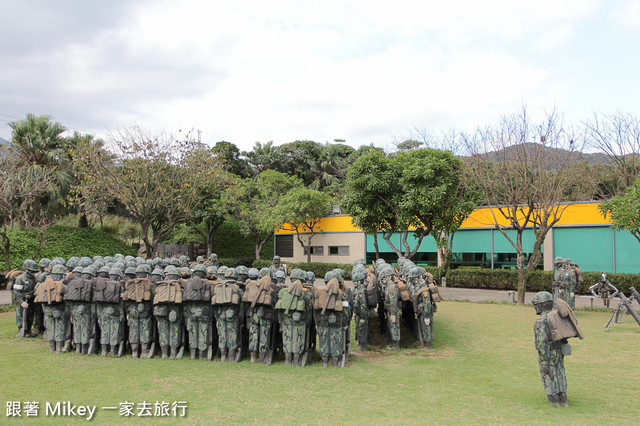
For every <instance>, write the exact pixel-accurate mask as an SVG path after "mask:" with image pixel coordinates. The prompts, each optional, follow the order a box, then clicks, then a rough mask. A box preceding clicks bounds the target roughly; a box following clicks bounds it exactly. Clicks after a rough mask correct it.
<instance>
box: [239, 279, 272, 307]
mask: <svg viewBox="0 0 640 426" xmlns="http://www.w3.org/2000/svg"><path fill="white" fill-rule="evenodd" d="M274 293H275V292H274V291H273V289H272V287H271V278H269V277H267V276H266V275H265V276H264V277H262V278H260V280H258V281H256V282H254V283H253V284H252V285H247V287H246V288H245V292H244V293H243V294H242V301H243V302H246V303H251V307H252V308H253V307H254V306H255V305H266V306H271V304H272V303H273V300H274V297H275V294H274Z"/></svg>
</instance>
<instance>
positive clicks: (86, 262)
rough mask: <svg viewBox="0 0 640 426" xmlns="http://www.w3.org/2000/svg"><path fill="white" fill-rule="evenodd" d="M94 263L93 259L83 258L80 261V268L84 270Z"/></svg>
mask: <svg viewBox="0 0 640 426" xmlns="http://www.w3.org/2000/svg"><path fill="white" fill-rule="evenodd" d="M92 263H93V261H92V260H91V259H89V258H88V257H85V256H83V257H81V258H80V260H79V261H78V266H82V267H83V268H86V267H87V266H89V265H91V264H92Z"/></svg>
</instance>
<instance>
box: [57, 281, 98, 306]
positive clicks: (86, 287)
mask: <svg viewBox="0 0 640 426" xmlns="http://www.w3.org/2000/svg"><path fill="white" fill-rule="evenodd" d="M92 289H93V283H92V282H91V280H85V279H84V278H74V279H72V280H71V281H70V282H69V284H68V285H67V291H66V292H65V294H64V300H65V301H66V300H68V301H70V302H91V299H92V297H93V295H92Z"/></svg>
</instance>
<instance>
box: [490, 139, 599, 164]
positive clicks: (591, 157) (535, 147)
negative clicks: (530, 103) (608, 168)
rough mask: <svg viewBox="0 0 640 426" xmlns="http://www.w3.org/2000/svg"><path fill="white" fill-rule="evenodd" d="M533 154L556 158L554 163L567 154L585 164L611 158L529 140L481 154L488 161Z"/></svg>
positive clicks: (596, 153)
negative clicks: (552, 146)
mask: <svg viewBox="0 0 640 426" xmlns="http://www.w3.org/2000/svg"><path fill="white" fill-rule="evenodd" d="M523 152H524V154H526V155H535V156H545V157H547V158H550V159H551V158H557V161H553V162H554V163H558V162H560V161H562V160H563V159H564V158H565V157H567V156H574V157H577V158H578V159H579V160H582V161H584V162H586V163H587V164H610V163H611V159H610V158H609V157H608V156H607V155H606V154H604V153H601V152H595V153H584V152H571V151H568V150H566V149H558V148H550V147H547V146H544V145H541V144H538V143H533V142H529V143H526V144H522V145H518V146H509V147H506V148H504V149H501V150H499V151H491V152H488V153H486V154H483V156H484V157H486V158H487V159H488V160H490V161H497V160H498V159H499V160H502V159H504V158H505V157H506V158H508V159H516V158H518V157H519V156H520V155H522V154H523Z"/></svg>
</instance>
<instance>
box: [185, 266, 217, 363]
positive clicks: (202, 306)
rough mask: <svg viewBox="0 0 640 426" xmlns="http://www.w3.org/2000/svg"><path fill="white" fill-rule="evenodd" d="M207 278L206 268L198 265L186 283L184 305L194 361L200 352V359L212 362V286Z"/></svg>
mask: <svg viewBox="0 0 640 426" xmlns="http://www.w3.org/2000/svg"><path fill="white" fill-rule="evenodd" d="M206 276H207V268H206V266H204V265H202V264H197V265H196V266H195V267H194V269H193V275H192V276H191V278H189V279H187V280H186V281H185V282H184V292H183V295H182V305H183V308H184V310H183V312H184V318H185V323H186V326H187V332H188V334H189V350H190V353H191V359H192V360H194V359H196V355H197V354H196V352H198V351H199V354H198V356H199V358H200V359H209V360H210V359H211V358H212V356H213V354H212V352H213V350H212V346H211V345H212V336H211V333H212V330H211V327H212V307H211V284H210V283H209V281H207V280H206V279H205V278H206Z"/></svg>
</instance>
